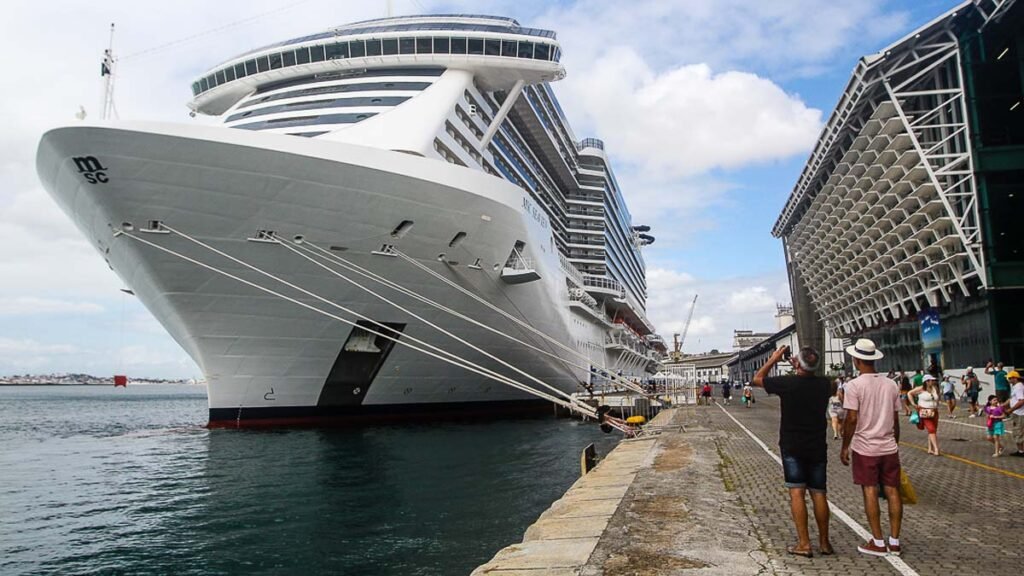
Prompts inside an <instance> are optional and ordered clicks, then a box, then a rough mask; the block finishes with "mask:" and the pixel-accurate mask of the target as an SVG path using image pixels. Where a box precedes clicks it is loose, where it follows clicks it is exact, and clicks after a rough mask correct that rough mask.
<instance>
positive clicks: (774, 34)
mask: <svg viewBox="0 0 1024 576" xmlns="http://www.w3.org/2000/svg"><path fill="white" fill-rule="evenodd" d="M907 21H908V15H907V14H906V13H905V12H896V11H892V10H888V9H887V8H886V1H885V0H861V1H858V2H835V1H833V0H772V1H771V2H750V1H749V0H634V1H633V2H619V1H616V0H586V1H577V2H573V3H571V4H569V5H567V6H558V5H556V6H554V7H550V8H548V9H547V10H546V13H545V14H543V15H542V16H541V17H539V18H538V21H537V25H538V26H546V27H549V28H551V29H553V30H556V31H557V32H558V37H559V39H560V41H561V42H562V43H563V45H565V54H566V58H568V59H569V60H570V61H571V62H572V63H573V65H574V66H575V65H576V64H578V63H579V62H580V61H582V62H587V61H592V60H593V59H594V57H595V56H596V55H598V54H600V53H603V52H605V51H610V50H617V49H619V48H620V47H622V46H631V47H633V48H635V49H636V51H637V52H638V53H642V54H644V55H645V56H646V58H647V60H648V61H650V62H652V64H653V66H654V67H656V68H666V67H671V66H676V65H678V64H680V63H682V64H693V63H699V62H707V63H709V64H711V65H712V66H713V67H714V68H726V69H746V70H752V69H756V70H764V71H766V72H769V73H772V74H773V75H775V74H783V75H790V74H807V73H813V72H815V71H817V70H820V67H821V65H822V64H823V63H827V62H828V61H829V60H830V59H831V58H833V57H835V56H836V55H837V54H838V53H839V52H840V51H844V50H851V49H853V50H858V51H859V52H857V53H866V52H869V51H873V50H876V49H877V48H878V46H877V44H878V43H879V42H882V41H884V40H886V39H888V38H891V37H892V36H893V35H894V34H896V33H898V32H900V31H903V30H906V29H907V28H908V23H907Z"/></svg>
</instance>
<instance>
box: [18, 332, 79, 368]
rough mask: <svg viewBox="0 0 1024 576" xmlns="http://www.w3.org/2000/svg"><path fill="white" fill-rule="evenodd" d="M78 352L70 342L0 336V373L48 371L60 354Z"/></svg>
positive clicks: (65, 354)
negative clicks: (50, 341) (53, 342)
mask: <svg viewBox="0 0 1024 576" xmlns="http://www.w3.org/2000/svg"><path fill="white" fill-rule="evenodd" d="M78 353H80V349H79V348H78V347H77V346H74V345H71V344H44V343H41V342H38V341H36V340H33V339H31V338H2V337H0V374H4V373H7V374H9V373H19V372H28V371H33V370H43V371H47V372H49V371H50V370H52V367H53V366H54V365H55V362H56V361H57V359H58V358H59V357H61V356H67V355H73V354H78Z"/></svg>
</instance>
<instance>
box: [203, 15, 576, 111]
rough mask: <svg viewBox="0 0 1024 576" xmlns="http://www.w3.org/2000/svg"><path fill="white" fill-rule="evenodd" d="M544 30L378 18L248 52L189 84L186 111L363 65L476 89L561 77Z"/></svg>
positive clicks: (512, 24)
mask: <svg viewBox="0 0 1024 576" xmlns="http://www.w3.org/2000/svg"><path fill="white" fill-rule="evenodd" d="M560 58H561V48H560V47H559V45H558V42H557V41H556V40H555V33H554V32H552V31H550V30H540V29H535V28H524V27H522V26H520V25H519V23H518V22H517V21H515V20H514V19H511V18H502V17H496V16H476V15H435V16H404V17H396V18H382V19H378V20H368V21H364V22H357V23H354V24H347V25H345V26H339V27H335V28H331V29H329V30H326V31H324V32H320V33H318V34H312V35H309V36H303V37H301V38H295V39H292V40H288V41H285V42H280V43H277V44H273V45H270V46H265V47H263V48H259V49H257V50H253V51H251V52H248V53H246V54H242V55H240V56H237V57H235V58H233V59H231V60H228V61H227V62H224V63H223V64H220V65H218V66H216V67H214V68H213V69H211V70H209V71H208V72H207V73H206V74H204V75H203V77H201V78H199V79H198V80H196V81H195V82H193V83H192V95H193V99H192V101H191V102H190V103H189V107H190V108H191V109H193V110H195V111H196V112H199V113H202V114H211V115H219V114H223V113H224V112H225V111H227V110H228V109H229V108H231V106H233V105H234V104H235V103H237V102H238V101H239V100H240V99H241V98H243V97H245V96H246V95H247V94H250V93H252V92H253V91H254V90H255V89H257V88H258V87H260V86H262V85H265V84H267V83H277V82H281V81H282V80H293V79H298V78H302V77H308V76H312V75H316V74H324V73H329V72H344V71H347V70H362V69H367V68H391V67H408V66H416V67H429V66H436V67H441V68H454V69H461V70H467V71H469V72H471V73H472V74H473V75H474V77H475V79H476V82H477V83H478V84H479V85H480V87H481V88H483V89H485V90H488V91H498V90H508V89H510V88H511V87H512V86H513V85H514V84H515V83H516V82H517V81H519V80H522V81H523V83H524V84H527V85H530V84H537V83H541V82H552V81H555V80H560V79H562V78H563V77H565V69H564V68H563V67H562V65H561V64H560V63H559V60H560Z"/></svg>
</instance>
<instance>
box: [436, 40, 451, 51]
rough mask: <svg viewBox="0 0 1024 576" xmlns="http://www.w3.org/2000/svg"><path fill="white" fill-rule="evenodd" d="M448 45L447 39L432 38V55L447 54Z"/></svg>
mask: <svg viewBox="0 0 1024 576" xmlns="http://www.w3.org/2000/svg"><path fill="white" fill-rule="evenodd" d="M449 44H450V43H449V41H448V39H447V38H434V53H436V54H447V53H448V46H449Z"/></svg>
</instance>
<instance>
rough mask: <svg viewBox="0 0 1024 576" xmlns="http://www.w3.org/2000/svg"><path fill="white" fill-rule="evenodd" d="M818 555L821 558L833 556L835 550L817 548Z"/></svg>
mask: <svg viewBox="0 0 1024 576" xmlns="http://www.w3.org/2000/svg"><path fill="white" fill-rule="evenodd" d="M818 553H819V554H821V555H822V556H835V554H836V549H835V548H819V549H818Z"/></svg>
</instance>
